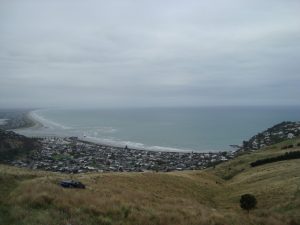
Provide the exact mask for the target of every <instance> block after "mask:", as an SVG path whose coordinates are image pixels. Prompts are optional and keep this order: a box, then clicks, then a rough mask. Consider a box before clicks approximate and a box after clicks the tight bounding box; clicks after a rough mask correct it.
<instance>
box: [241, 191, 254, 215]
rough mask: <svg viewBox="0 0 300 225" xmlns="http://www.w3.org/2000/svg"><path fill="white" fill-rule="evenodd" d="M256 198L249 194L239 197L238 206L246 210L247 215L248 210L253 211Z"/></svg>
mask: <svg viewBox="0 0 300 225" xmlns="http://www.w3.org/2000/svg"><path fill="white" fill-rule="evenodd" d="M256 203H257V201H256V198H255V196H254V195H251V194H244V195H242V196H241V199H240V206H241V208H242V209H244V210H247V211H248V213H249V210H251V209H254V208H255V206H256Z"/></svg>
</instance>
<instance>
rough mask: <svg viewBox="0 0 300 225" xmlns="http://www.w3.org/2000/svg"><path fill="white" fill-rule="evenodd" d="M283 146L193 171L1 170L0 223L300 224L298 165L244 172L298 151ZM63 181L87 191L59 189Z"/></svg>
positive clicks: (291, 163) (290, 162)
mask: <svg viewBox="0 0 300 225" xmlns="http://www.w3.org/2000/svg"><path fill="white" fill-rule="evenodd" d="M289 142H293V143H298V142H300V140H299V139H295V140H291V141H289ZM285 144H286V143H280V144H278V145H275V146H271V147H268V148H267V149H262V150H259V151H257V152H253V153H250V154H244V155H241V156H240V157H238V158H236V159H234V160H232V161H230V162H226V163H223V164H220V165H218V166H216V168H214V169H213V168H211V169H207V170H205V171H196V172H172V173H109V174H99V173H98V174H79V175H66V174H58V173H49V172H42V171H31V170H26V169H18V168H14V167H9V166H4V165H1V166H0V184H1V185H0V224H18V225H19V224H20V225H25V224H26V225H29V224H30V225H38V224H49V225H51V224H62V225H67V224H72V225H79V224H107V225H109V224H120V225H121V224H122V225H124V224H139V225H140V224H147V225H148V224H149V225H151V224H153V225H154V224H155V225H156V224H161V225H166V224H172V225H176V224H184V225H188V224H204V225H205V224H219V225H221V224H239V225H240V224H253V225H254V224H255V225H257V224H266V225H269V224H270V225H271V224H272V225H273V224H275V225H276V224H278V225H279V224H290V225H296V224H300V223H299V222H298V221H300V173H299V171H300V160H299V159H297V160H288V161H281V162H276V163H271V164H266V165H262V166H257V167H254V168H251V167H250V166H249V164H250V163H251V162H253V161H255V160H257V159H262V158H265V157H270V156H276V155H280V154H283V153H285V152H287V151H294V150H300V149H299V148H298V149H297V148H293V149H286V150H281V146H283V145H285ZM65 178H67V179H69V178H71V179H77V180H80V181H82V182H83V183H84V184H86V185H87V188H86V189H85V190H75V189H72V190H71V189H63V188H61V187H60V186H58V185H57V183H58V182H59V181H60V180H61V179H65ZM244 193H252V194H254V195H255V196H256V197H257V200H258V205H257V209H255V210H253V211H251V212H250V214H249V215H248V214H247V213H246V212H244V211H243V210H241V209H240V207H239V198H240V196H241V195H242V194H244Z"/></svg>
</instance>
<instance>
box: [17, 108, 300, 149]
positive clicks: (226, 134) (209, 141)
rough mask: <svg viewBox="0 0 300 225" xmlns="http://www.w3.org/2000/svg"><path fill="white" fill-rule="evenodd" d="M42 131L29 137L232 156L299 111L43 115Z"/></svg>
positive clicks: (36, 114) (38, 116) (299, 117)
mask: <svg viewBox="0 0 300 225" xmlns="http://www.w3.org/2000/svg"><path fill="white" fill-rule="evenodd" d="M31 116H32V117H33V118H34V119H35V120H37V121H39V122H40V123H41V124H43V126H40V127H32V128H26V129H21V130H18V132H19V133H21V134H24V135H27V136H77V137H79V138H81V139H85V140H89V141H93V142H97V143H102V144H108V145H113V146H120V147H124V146H126V145H127V146H128V147H130V148H137V149H148V150H157V151H197V152H209V151H211V152H214V151H228V150H232V148H231V147H230V145H241V144H242V141H243V140H247V139H249V138H250V137H251V136H253V135H255V134H257V133H258V132H260V131H263V130H265V129H267V128H269V127H271V126H273V125H275V124H277V123H280V122H282V121H300V107H199V108H130V109H125V108H123V109H41V110H36V111H33V112H31Z"/></svg>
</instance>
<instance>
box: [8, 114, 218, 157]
mask: <svg viewBox="0 0 300 225" xmlns="http://www.w3.org/2000/svg"><path fill="white" fill-rule="evenodd" d="M35 111H36V110H32V111H29V112H27V113H26V115H25V118H26V119H27V120H29V121H30V122H31V124H32V125H31V126H22V127H19V128H16V129H12V131H14V132H16V133H19V134H22V135H25V136H30V135H26V134H24V133H23V132H22V131H26V130H27V129H33V130H38V129H47V128H49V127H48V126H47V124H45V123H43V122H42V121H41V118H39V116H38V115H36V114H35ZM51 123H52V124H53V125H54V126H59V125H58V124H56V123H55V122H51ZM32 137H33V135H32ZM40 137H41V138H51V137H56V138H70V137H76V138H77V140H78V141H80V142H85V143H91V144H96V145H98V146H104V147H111V148H118V149H124V147H125V146H128V148H130V149H132V150H137V151H148V152H170V153H172V152H178V153H192V152H199V153H209V152H215V153H217V152H223V151H221V150H220V151H213V150H211V151H209V150H207V151H197V150H192V149H179V148H172V147H160V146H152V148H151V147H141V148H137V147H132V146H130V144H129V143H128V142H126V141H124V143H123V144H117V143H116V144H113V143H109V141H107V143H106V142H105V141H101V140H100V139H98V138H94V137H78V136H71V135H60V134H55V135H44V136H40Z"/></svg>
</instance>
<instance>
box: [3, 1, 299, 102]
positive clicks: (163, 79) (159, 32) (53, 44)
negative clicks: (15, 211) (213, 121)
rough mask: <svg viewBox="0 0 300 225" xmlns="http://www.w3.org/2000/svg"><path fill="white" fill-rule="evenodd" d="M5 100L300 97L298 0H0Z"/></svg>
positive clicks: (282, 99) (267, 99) (275, 99)
mask: <svg viewBox="0 0 300 225" xmlns="http://www.w3.org/2000/svg"><path fill="white" fill-rule="evenodd" d="M0 78H1V79H0V108H1V107H24V106H27V107H48V106H50V107H53V106H66V107H73V106H77V105H78V106H81V107H110V106H201V105H295V104H296V105H300V100H299V96H300V1H299V0H271V1H261V0H226V1H224V0H206V1H204V0H195V1H193V0H187V1H182V0H178V1H176V0H170V1H169V0H147V1H146V0H110V1H107V0H105V1H104V0H103V1H102V0H94V1H92V0H84V1H83V0H48V1H46V0H18V1H17V0H0Z"/></svg>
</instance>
